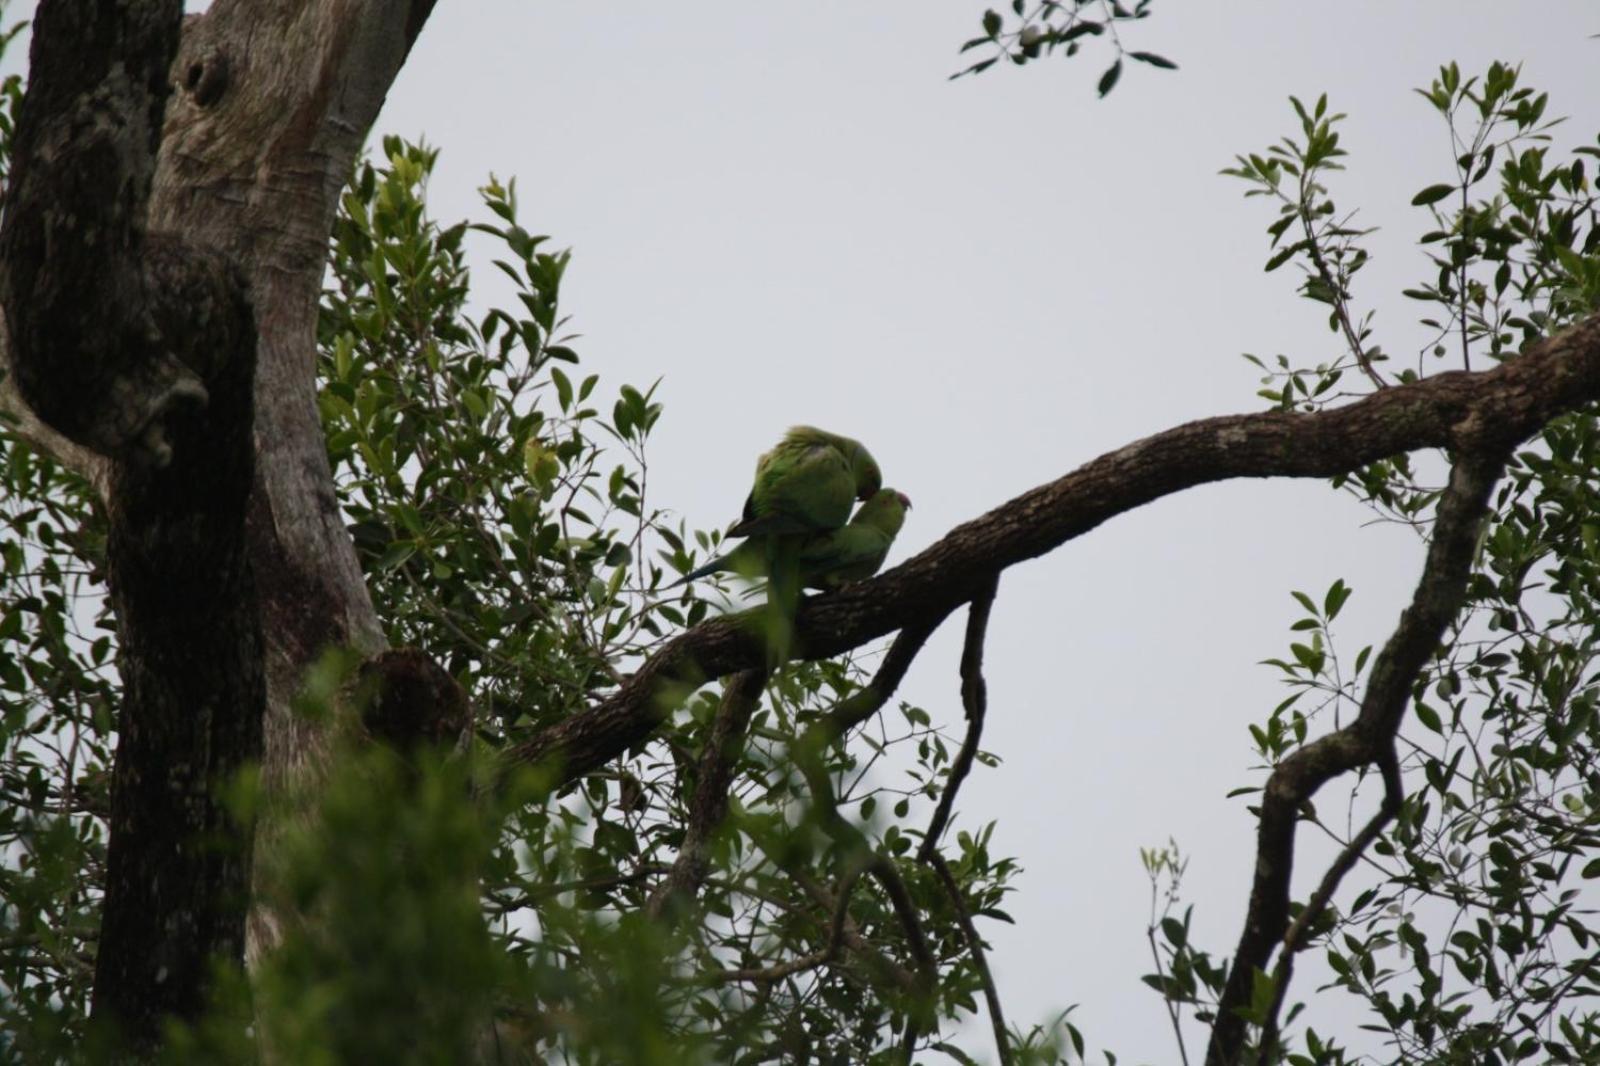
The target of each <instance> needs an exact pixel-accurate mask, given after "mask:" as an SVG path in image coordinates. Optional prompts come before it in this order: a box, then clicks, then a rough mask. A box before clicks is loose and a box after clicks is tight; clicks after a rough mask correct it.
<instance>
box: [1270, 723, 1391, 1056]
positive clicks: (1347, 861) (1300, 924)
mask: <svg viewBox="0 0 1600 1066" xmlns="http://www.w3.org/2000/svg"><path fill="white" fill-rule="evenodd" d="M1378 766H1379V769H1380V770H1381V772H1382V774H1383V803H1382V804H1381V805H1380V806H1379V807H1378V811H1377V813H1376V814H1374V815H1373V816H1372V818H1371V819H1370V820H1369V821H1368V822H1367V824H1366V825H1364V826H1362V827H1361V831H1360V832H1359V833H1357V834H1356V835H1355V836H1354V837H1353V838H1352V839H1351V841H1350V843H1348V844H1346V845H1345V847H1344V850H1342V851H1341V852H1339V857H1338V858H1336V859H1335V860H1334V861H1333V863H1332V864H1331V865H1330V866H1329V867H1328V869H1327V872H1326V873H1324V874H1323V875H1322V883H1321V884H1319V885H1318V886H1317V890H1316V891H1315V892H1313V893H1312V894H1311V898H1310V899H1309V900H1307V901H1306V905H1305V907H1303V908H1302V909H1301V911H1300V914H1299V915H1298V916H1297V917H1296V918H1295V920H1294V923H1293V924H1292V925H1290V926H1289V931H1288V932H1287V933H1285V934H1283V946H1282V948H1281V949H1280V951H1279V954H1278V964H1277V966H1276V967H1275V968H1274V970H1273V973H1272V985H1273V991H1272V1006H1271V1008H1270V1009H1269V1010H1268V1011H1267V1020H1266V1021H1265V1022H1264V1023H1263V1024H1262V1027H1261V1060H1262V1061H1263V1062H1269V1061H1271V1055H1272V1053H1273V1051H1274V1049H1276V1048H1277V1046H1278V1014H1279V1013H1280V1012H1281V1011H1282V1010H1283V1001H1284V997H1285V996H1286V995H1287V994H1288V991H1289V982H1290V981H1291V980H1292V979H1293V977H1294V957H1295V955H1297V954H1298V953H1299V952H1301V951H1303V950H1304V949H1305V946H1306V945H1305V943H1304V939H1305V935H1306V930H1308V929H1310V928H1311V927H1312V926H1313V925H1314V924H1315V923H1316V922H1317V920H1318V919H1320V918H1321V917H1322V915H1323V914H1324V913H1325V912H1326V911H1327V909H1328V904H1329V902H1330V901H1332V899H1333V894H1334V893H1335V892H1336V891H1338V889H1339V882H1341V881H1343V880H1344V877H1345V875H1346V874H1348V873H1349V872H1350V871H1351V870H1352V869H1353V868H1354V867H1355V864H1356V863H1357V862H1359V861H1360V859H1361V856H1362V855H1363V854H1365V852H1366V850H1367V848H1369V847H1371V846H1372V842H1373V841H1375V840H1377V839H1378V834H1380V833H1382V832H1383V830H1384V828H1385V827H1386V826H1387V825H1388V824H1389V823H1390V822H1391V821H1393V820H1394V817H1395V815H1397V814H1399V813H1400V806H1401V804H1402V803H1404V802H1405V789H1404V787H1403V786H1402V784H1401V781H1400V764H1399V762H1398V761H1397V760H1396V759H1395V754H1394V747H1393V745H1392V744H1391V745H1390V748H1389V750H1388V751H1387V752H1386V753H1384V754H1383V755H1382V756H1381V757H1380V758H1379V759H1378Z"/></svg>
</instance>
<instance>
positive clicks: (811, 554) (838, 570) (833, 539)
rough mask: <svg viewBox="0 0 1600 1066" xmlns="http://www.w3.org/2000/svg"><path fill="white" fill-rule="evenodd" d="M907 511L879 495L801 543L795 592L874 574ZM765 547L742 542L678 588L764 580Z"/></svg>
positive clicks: (906, 503) (891, 495) (902, 502)
mask: <svg viewBox="0 0 1600 1066" xmlns="http://www.w3.org/2000/svg"><path fill="white" fill-rule="evenodd" d="M910 506H911V501H910V500H908V499H907V498H906V497H905V496H904V495H903V494H901V493H899V492H896V491H895V490H894V489H879V490H878V491H877V492H875V493H873V494H872V495H871V496H870V497H869V498H868V499H867V502H865V503H863V504H862V505H861V506H860V507H859V508H857V509H856V513H855V515H854V517H852V518H851V519H850V521H849V523H848V524H846V525H843V526H840V527H839V528H838V529H834V530H829V531H828V532H826V533H813V534H811V535H810V536H808V537H806V538H805V540H804V541H802V542H801V544H800V586H801V587H802V588H808V589H823V590H828V589H836V588H839V587H840V586H841V585H848V584H850V583H851V582H852V581H865V580H866V579H867V578H869V577H871V576H872V575H873V574H876V573H877V572H878V571H879V569H881V568H882V566H883V560H884V559H885V558H886V557H887V556H888V554H889V547H890V546H891V545H892V544H893V543H894V538H895V537H896V536H897V535H898V534H899V532H900V527H901V526H902V525H904V524H905V520H906V511H907V509H908V508H910ZM766 547H767V546H766V543H765V540H764V538H756V539H753V540H747V541H745V542H744V543H743V544H741V545H739V546H738V547H737V548H735V549H734V550H733V551H731V552H728V553H727V554H726V555H719V556H717V557H716V558H715V559H712V560H711V561H710V562H709V563H706V564H705V565H704V566H702V567H700V568H699V569H698V570H694V571H691V572H690V573H688V574H686V575H684V577H683V579H682V580H681V581H679V582H678V584H680V585H681V584H683V583H685V582H688V581H693V580H695V579H696V578H700V577H705V576H706V575H707V574H715V573H722V572H731V573H735V574H738V575H739V576H740V577H744V578H751V579H755V578H760V577H765V576H766V567H767V550H766Z"/></svg>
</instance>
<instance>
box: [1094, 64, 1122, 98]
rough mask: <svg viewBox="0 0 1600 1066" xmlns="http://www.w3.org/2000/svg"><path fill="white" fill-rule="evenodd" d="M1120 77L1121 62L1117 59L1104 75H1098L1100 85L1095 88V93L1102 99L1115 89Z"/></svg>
mask: <svg viewBox="0 0 1600 1066" xmlns="http://www.w3.org/2000/svg"><path fill="white" fill-rule="evenodd" d="M1120 77H1122V60H1120V59H1119V60H1117V61H1116V62H1115V63H1113V64H1111V65H1110V66H1109V67H1107V68H1106V71H1105V73H1104V74H1102V75H1100V83H1099V84H1098V85H1096V86H1095V91H1096V92H1098V93H1099V94H1100V95H1101V96H1102V97H1104V96H1105V95H1106V94H1107V93H1109V92H1110V91H1111V90H1112V89H1115V88H1116V87H1117V79H1118V78H1120Z"/></svg>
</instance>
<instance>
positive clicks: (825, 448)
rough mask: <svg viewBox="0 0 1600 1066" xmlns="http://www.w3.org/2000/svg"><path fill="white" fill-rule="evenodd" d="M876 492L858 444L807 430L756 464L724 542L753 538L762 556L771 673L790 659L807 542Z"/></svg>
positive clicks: (868, 459) (874, 472)
mask: <svg viewBox="0 0 1600 1066" xmlns="http://www.w3.org/2000/svg"><path fill="white" fill-rule="evenodd" d="M882 487H883V475H882V473H880V472H879V470H878V464H877V461H876V460H874V459H873V458H872V454H871V453H870V452H868V451H867V449H866V448H864V447H863V446H862V445H861V442H860V441H855V440H851V439H850V438H849V437H841V436H839V435H838V434H836V433H828V432H826V431H824V430H820V429H816V428H815V427H813V426H795V427H793V428H792V429H790V430H789V432H788V433H786V434H784V437H783V440H781V441H779V442H778V444H777V446H776V447H775V448H773V449H772V450H771V451H769V452H767V453H766V454H765V455H763V456H762V457H761V458H760V459H759V460H758V461H757V462H756V479H755V484H754V485H753V486H751V489H750V495H749V497H748V498H747V499H746V500H745V501H744V514H743V515H742V516H741V517H740V519H739V521H738V522H736V523H734V525H733V527H732V528H731V529H729V530H728V536H730V537H750V538H752V539H753V540H754V541H755V542H757V543H760V544H761V547H760V549H759V550H760V551H762V552H763V553H764V555H765V562H764V566H763V570H762V572H763V573H765V574H766V576H767V606H768V632H767V651H768V656H767V658H768V665H769V666H770V667H772V668H776V667H778V666H781V665H782V664H783V663H784V662H785V661H786V660H787V659H788V657H789V640H790V637H791V635H792V632H793V629H794V612H795V609H796V608H797V607H798V606H799V604H800V552H801V549H802V547H803V546H804V544H805V542H806V540H807V538H808V537H810V536H812V535H814V534H817V533H827V532H831V531H833V530H836V529H839V528H840V527H841V526H843V525H844V524H845V521H846V519H848V518H849V517H850V502H851V501H852V500H865V499H867V498H868V497H870V496H871V495H872V494H873V493H875V492H877V491H878V490H879V489H880V488H882ZM751 550H752V551H755V550H758V549H755V548H752V549H751Z"/></svg>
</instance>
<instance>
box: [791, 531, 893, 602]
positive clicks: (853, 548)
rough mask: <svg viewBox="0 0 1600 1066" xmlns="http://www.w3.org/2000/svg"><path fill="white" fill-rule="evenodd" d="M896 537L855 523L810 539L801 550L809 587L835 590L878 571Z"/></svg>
mask: <svg viewBox="0 0 1600 1066" xmlns="http://www.w3.org/2000/svg"><path fill="white" fill-rule="evenodd" d="M893 540H894V538H893V537H890V536H888V535H887V534H885V533H884V532H883V531H882V530H880V529H875V528H873V527H872V526H870V525H866V524H861V523H851V524H850V525H848V526H845V527H844V528H843V529H836V530H834V531H833V532H832V533H826V534H820V535H818V536H816V537H813V538H812V539H811V540H809V541H807V542H806V545H805V547H804V548H802V549H801V552H800V574H801V579H802V581H803V582H804V584H805V585H806V587H808V588H818V589H833V588H838V587H839V586H840V585H847V584H849V583H850V582H852V581H865V580H866V579H867V578H869V577H871V576H872V575H873V574H876V573H877V572H878V570H879V568H880V567H882V566H883V561H884V559H886V558H887V557H888V555H889V545H890V544H891V543H892V542H893Z"/></svg>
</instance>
